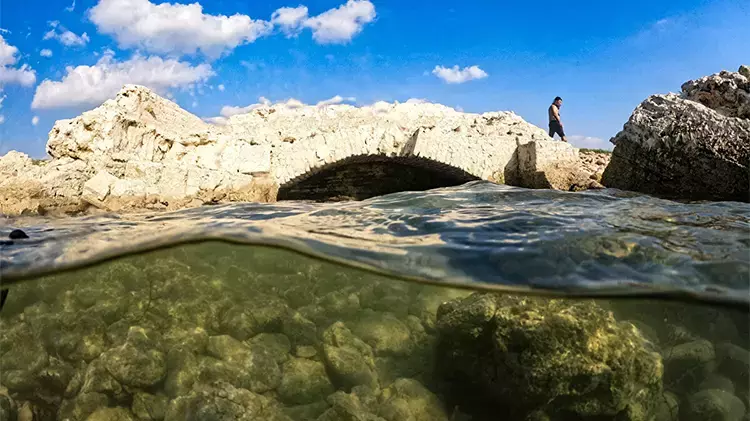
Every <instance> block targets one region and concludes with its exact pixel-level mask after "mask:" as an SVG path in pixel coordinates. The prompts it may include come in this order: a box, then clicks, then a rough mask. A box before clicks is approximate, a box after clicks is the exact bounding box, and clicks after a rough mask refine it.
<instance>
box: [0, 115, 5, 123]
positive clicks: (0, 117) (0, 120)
mask: <svg viewBox="0 0 750 421" xmlns="http://www.w3.org/2000/svg"><path fill="white" fill-rule="evenodd" d="M3 123H5V116H4V115H2V114H0V124H3Z"/></svg>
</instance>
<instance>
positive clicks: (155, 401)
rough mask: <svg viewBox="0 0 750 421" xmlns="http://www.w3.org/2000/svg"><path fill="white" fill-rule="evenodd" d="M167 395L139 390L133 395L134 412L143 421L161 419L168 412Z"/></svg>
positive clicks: (157, 420)
mask: <svg viewBox="0 0 750 421" xmlns="http://www.w3.org/2000/svg"><path fill="white" fill-rule="evenodd" d="M167 404H168V400H167V397H166V396H160V395H152V394H150V393H143V392H138V393H136V394H135V396H133V406H132V407H131V410H132V411H133V414H134V415H135V416H136V418H138V419H139V420H142V421H161V420H163V419H164V415H165V414H166V412H167Z"/></svg>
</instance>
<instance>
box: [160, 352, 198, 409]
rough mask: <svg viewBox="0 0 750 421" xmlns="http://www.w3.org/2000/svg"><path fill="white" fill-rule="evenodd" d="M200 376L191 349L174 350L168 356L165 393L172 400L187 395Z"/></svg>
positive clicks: (196, 361) (196, 360)
mask: <svg viewBox="0 0 750 421" xmlns="http://www.w3.org/2000/svg"><path fill="white" fill-rule="evenodd" d="M199 375H200V366H199V364H198V358H197V357H196V355H195V353H194V352H193V351H191V350H189V349H184V348H173V349H170V350H169V353H168V354H167V377H166V379H165V380H164V392H166V394H167V396H169V397H171V398H176V397H178V396H182V395H187V394H188V393H189V392H190V391H191V390H192V389H193V384H195V382H196V381H197V380H198V377H199Z"/></svg>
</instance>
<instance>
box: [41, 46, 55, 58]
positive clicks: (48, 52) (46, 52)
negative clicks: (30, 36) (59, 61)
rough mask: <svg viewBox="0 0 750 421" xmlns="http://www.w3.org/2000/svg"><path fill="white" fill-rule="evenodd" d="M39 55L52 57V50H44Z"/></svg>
mask: <svg viewBox="0 0 750 421" xmlns="http://www.w3.org/2000/svg"><path fill="white" fill-rule="evenodd" d="M39 55H40V56H42V57H52V50H50V49H47V48H45V49H44V50H42V51H40V52H39Z"/></svg>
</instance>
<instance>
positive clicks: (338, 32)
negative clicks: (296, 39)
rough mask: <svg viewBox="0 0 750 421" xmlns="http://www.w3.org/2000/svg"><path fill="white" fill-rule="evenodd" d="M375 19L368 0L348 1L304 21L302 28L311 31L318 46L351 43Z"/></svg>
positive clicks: (372, 6)
mask: <svg viewBox="0 0 750 421" xmlns="http://www.w3.org/2000/svg"><path fill="white" fill-rule="evenodd" d="M375 17H376V13H375V6H374V5H373V4H372V3H371V2H370V1H369V0H348V1H347V2H346V4H344V5H341V6H339V7H337V8H336V9H331V10H328V11H327V12H324V13H321V14H319V15H318V16H315V17H313V18H309V19H306V20H305V22H304V26H305V27H307V28H310V29H312V31H313V39H314V40H315V41H317V42H318V43H319V44H338V43H344V42H347V41H351V39H352V38H353V37H354V36H355V35H357V34H359V33H360V32H362V28H363V27H364V26H365V25H366V24H368V23H370V22H372V21H373V20H375Z"/></svg>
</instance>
